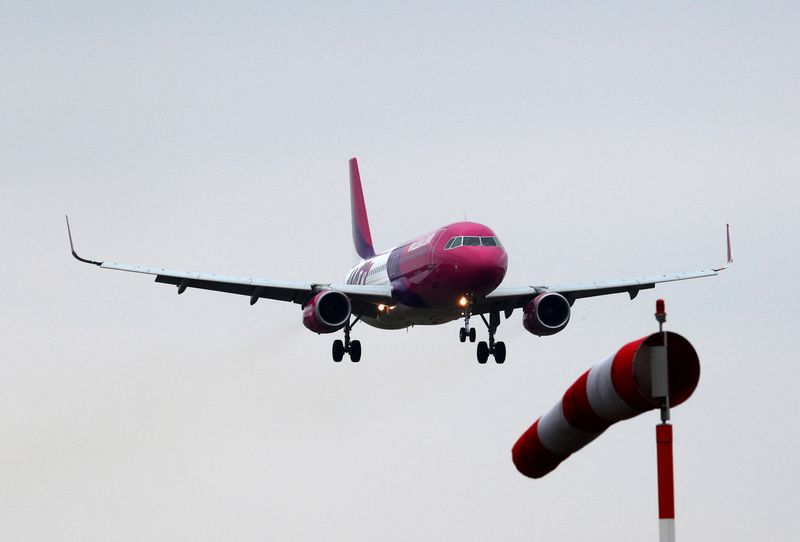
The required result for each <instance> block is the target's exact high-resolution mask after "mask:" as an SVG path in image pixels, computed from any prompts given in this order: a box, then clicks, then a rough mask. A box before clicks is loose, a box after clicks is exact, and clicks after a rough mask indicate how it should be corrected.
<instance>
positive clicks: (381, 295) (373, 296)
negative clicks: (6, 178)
mask: <svg viewBox="0 0 800 542" xmlns="http://www.w3.org/2000/svg"><path fill="white" fill-rule="evenodd" d="M67 234H68V235H69V246H70V250H71V251H72V255H73V256H74V257H75V258H76V259H77V260H79V261H81V262H84V263H89V264H92V265H96V266H98V267H101V268H103V269H115V270H117V271H129V272H132V273H144V274H146V275H155V277H156V282H161V283H164V284H172V285H175V286H177V287H178V293H179V294H182V293H183V292H184V291H185V290H186V289H187V288H199V289H202V290H213V291H216V292H225V293H229V294H239V295H246V296H249V297H250V304H251V305H254V304H255V303H256V302H257V301H258V300H259V299H261V298H266V299H275V300H278V301H291V302H293V303H299V304H300V305H305V304H306V303H307V302H308V300H309V299H311V298H312V297H313V296H314V295H316V294H317V293H319V292H321V291H323V290H338V291H340V292H342V293H344V294H346V295H347V296H348V297H349V298H350V302H351V305H352V308H353V314H355V315H356V316H361V315H364V316H374V315H375V314H377V305H378V304H384V305H394V304H395V303H396V301H395V299H394V296H393V295H392V290H391V288H390V287H389V286H374V285H373V286H368V285H361V284H341V283H314V282H303V281H296V280H275V279H267V278H257V277H242V276H235V275H218V274H215V273H198V272H194V271H176V270H172V269H165V268H163V267H148V266H143V265H129V264H123V263H116V262H105V261H103V262H101V261H95V260H88V259H86V258H81V257H80V256H78V253H77V252H75V246H74V244H73V242H72V232H71V230H70V227H69V217H67Z"/></svg>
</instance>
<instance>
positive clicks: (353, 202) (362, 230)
mask: <svg viewBox="0 0 800 542" xmlns="http://www.w3.org/2000/svg"><path fill="white" fill-rule="evenodd" d="M350 211H351V213H352V217H353V244H355V247H356V252H358V255H359V256H361V258H363V259H365V260H366V259H367V258H372V257H373V256H375V249H374V248H372V235H371V234H370V232H369V219H367V207H366V205H364V192H363V191H362V190H361V175H360V174H359V173H358V161H357V160H356V159H355V158H351V159H350Z"/></svg>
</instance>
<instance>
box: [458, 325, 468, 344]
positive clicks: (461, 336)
mask: <svg viewBox="0 0 800 542" xmlns="http://www.w3.org/2000/svg"><path fill="white" fill-rule="evenodd" d="M458 340H459V341H461V342H462V343H463V342H465V341H466V340H467V330H466V329H464V328H463V327H462V328H461V329H459V330H458Z"/></svg>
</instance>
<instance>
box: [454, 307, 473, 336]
mask: <svg viewBox="0 0 800 542" xmlns="http://www.w3.org/2000/svg"><path fill="white" fill-rule="evenodd" d="M469 317H470V314H469V309H466V310H464V327H462V328H461V329H459V330H458V340H459V341H461V342H462V343H463V342H466V341H467V338H469V342H471V343H474V342H475V339H476V338H477V335H476V334H475V328H474V327H473V328H471V327H469Z"/></svg>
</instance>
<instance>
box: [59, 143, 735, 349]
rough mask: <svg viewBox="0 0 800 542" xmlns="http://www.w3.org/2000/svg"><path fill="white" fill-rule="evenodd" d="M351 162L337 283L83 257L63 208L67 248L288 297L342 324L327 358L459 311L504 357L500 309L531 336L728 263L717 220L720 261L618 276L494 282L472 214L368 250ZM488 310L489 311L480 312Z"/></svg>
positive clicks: (502, 270) (484, 233)
mask: <svg viewBox="0 0 800 542" xmlns="http://www.w3.org/2000/svg"><path fill="white" fill-rule="evenodd" d="M349 166H350V205H351V219H352V230H353V231H352V233H353V243H354V245H355V249H356V252H357V253H358V255H359V256H360V257H361V258H362V261H361V262H360V263H358V264H356V265H355V266H354V267H353V268H352V269H350V271H349V272H348V273H347V275H346V276H345V278H344V280H343V281H341V282H331V283H319V282H303V281H296V280H275V279H268V278H256V277H245V276H231V275H217V274H213V273H198V272H193V271H175V270H170V269H165V268H161V267H147V266H140V265H128V264H122V263H114V262H108V261H96V260H89V259H85V258H82V257H81V256H79V255H78V253H77V252H76V251H75V245H74V243H73V241H72V231H71V230H70V226H69V217H68V216H67V217H66V219H67V235H68V236H69V243H70V250H71V251H72V255H73V256H74V257H75V258H76V259H78V260H79V261H81V262H84V263H88V264H92V265H96V266H98V267H101V268H103V269H115V270H119V271H130V272H134V273H144V274H147V275H155V277H156V278H155V281H156V282H161V283H164V284H171V285H173V286H175V287H176V288H177V291H178V294H182V293H183V292H185V291H186V289H187V288H199V289H203V290H214V291H218V292H226V293H231V294H239V295H244V296H248V297H249V298H250V305H254V304H255V303H256V302H257V301H258V300H259V299H261V298H265V299H274V300H278V301H290V302H293V303H297V304H299V305H300V306H301V307H302V311H303V312H302V321H303V325H304V326H305V327H306V328H308V329H309V330H311V331H313V332H315V333H317V334H323V333H325V334H327V333H335V332H338V331H340V330H343V331H344V340H342V339H336V340H334V341H333V346H332V348H331V355H332V358H333V361H335V362H340V361H342V359H344V356H345V354H347V355H349V357H350V361H352V362H358V361H360V360H361V342H360V341H358V340H354V339H351V337H350V333H351V330H352V328H353V326H355V325H356V324H357V323H358V322H364V323H366V324H368V325H370V326H374V327H377V328H381V329H404V328H408V327H410V326H415V325H437V324H444V323H447V322H451V321H454V320H461V319H463V321H464V324H463V326H462V327H461V328H460V329H459V340H460V341H461V342H462V343H463V342H466V341H467V339H469V342H471V343H474V342H475V341H476V336H477V335H476V330H475V328H474V327H471V326H470V318H471V317H473V316H479V317H480V318H481V320H483V322H484V324H485V325H486V328H487V330H488V335H489V337H488V339H489V340H488V342H487V341H479V342H478V344H477V358H478V363H481V364H484V363H486V362H487V361H488V359H489V357H490V356H492V357H494V360H495V362H496V363H498V364H501V363H504V362H505V360H506V345H505V343H504V342H502V341H496V340H495V334H496V332H497V328H498V327H499V325H500V321H501V319H500V314H501V313H502V314H503V315H504V316H505V318H506V319H508V318H509V317H510V316H511V315H512V313H513V312H514V310H515V309H520V308H521V309H522V314H523V316H522V325H523V326H524V327H525V329H526V330H528V331H529V332H530V333H532V334H534V335H538V336H540V337H541V336H548V335H553V334H555V333H558V332H560V331H562V330H563V329H564V328H565V327H566V326H567V324H568V323H569V320H570V315H571V308H572V305H573V304H574V303H575V301H576V300H577V299H582V298H585V297H594V296H601V295H608V294H616V293H627V294H628V295H629V296H630V298H631V299H634V298H635V297H636V296H637V294H638V293H639V291H640V290H644V289H648V288H654V287H655V285H656V284H658V283H662V282H673V281H679V280H687V279H694V278H700V277H709V276H714V275H717V274H718V273H719V272H720V271H722V270H724V269H726V268H727V267H729V266H730V265H731V264H732V263H733V257H732V255H731V240H730V226H729V225H726V240H727V261H726V262H725V264H723V265H721V266H720V267H712V268H709V269H704V270H700V271H690V272H684V273H672V274H665V275H655V276H649V277H639V278H631V279H622V280H606V281H595V282H585V283H568V284H552V285H539V286H525V285H523V286H502V285H501V283H502V281H503V278H504V277H505V274H506V270H507V269H508V254H507V253H506V250H505V249H504V248H503V245H502V243H501V242H500V239H499V237H498V236H497V234H496V233H495V232H494V231H493V230H492V229H491V228H489V227H488V226H485V225H483V224H479V223H477V222H467V221H464V222H456V223H453V224H449V225H447V226H443V227H441V228H438V229H435V230H433V231H431V232H428V233H426V234H424V235H421V236H419V237H415V238H414V239H411V240H410V241H408V242H406V243H403V244H402V245H399V246H397V247H394V248H391V249H389V250H387V251H385V252H381V253H376V252H375V249H374V247H373V244H372V235H371V233H370V228H369V220H368V218H367V209H366V206H365V204H364V192H363V190H362V186H361V175H360V174H359V169H358V162H357V160H356V158H352V159H350V161H349ZM487 316H488V320H487Z"/></svg>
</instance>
